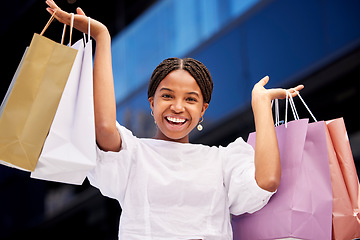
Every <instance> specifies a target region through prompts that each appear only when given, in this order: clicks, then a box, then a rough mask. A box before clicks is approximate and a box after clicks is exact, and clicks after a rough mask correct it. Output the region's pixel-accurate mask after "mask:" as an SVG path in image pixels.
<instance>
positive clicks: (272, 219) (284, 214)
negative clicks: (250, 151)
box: [232, 119, 332, 240]
mask: <svg viewBox="0 0 360 240" xmlns="http://www.w3.org/2000/svg"><path fill="white" fill-rule="evenodd" d="M275 129H276V134H277V139H278V143H279V150H280V158H281V168H282V169H281V181H280V186H279V188H278V190H277V193H276V194H275V195H274V196H273V197H272V198H271V199H270V201H269V203H268V204H267V205H266V206H265V207H264V208H262V209H261V210H259V211H257V212H255V213H253V214H244V215H240V216H233V218H232V227H233V232H234V239H235V240H239V239H245V240H253V239H279V238H300V239H331V224H332V189H331V179H330V171H329V158H328V152H327V145H326V135H325V123H324V122H315V123H310V124H309V123H308V119H300V120H296V121H292V122H289V123H287V127H285V125H281V126H278V127H276V128H275ZM255 137H256V134H255V133H251V134H250V135H249V139H248V143H249V144H250V145H252V146H253V147H254V146H255Z"/></svg>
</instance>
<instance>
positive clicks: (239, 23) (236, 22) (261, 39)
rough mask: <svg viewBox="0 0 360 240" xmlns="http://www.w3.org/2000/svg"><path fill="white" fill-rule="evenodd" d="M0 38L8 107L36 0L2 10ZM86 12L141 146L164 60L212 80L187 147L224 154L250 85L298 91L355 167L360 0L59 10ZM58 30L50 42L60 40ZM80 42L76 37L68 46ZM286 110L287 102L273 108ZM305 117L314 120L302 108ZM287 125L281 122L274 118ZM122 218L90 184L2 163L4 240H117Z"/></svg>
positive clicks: (181, 1) (359, 145)
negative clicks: (335, 131) (34, 175)
mask: <svg viewBox="0 0 360 240" xmlns="http://www.w3.org/2000/svg"><path fill="white" fill-rule="evenodd" d="M0 4H1V5H0V6H1V12H2V14H1V15H0V18H1V21H0V34H1V38H0V41H1V46H2V49H3V51H2V56H3V63H2V64H1V73H2V78H1V81H0V97H1V99H2V98H3V97H4V95H5V93H6V90H7V88H8V85H9V84H10V81H11V79H12V76H13V74H14V73H15V71H16V68H17V65H18V64H19V62H20V59H21V57H22V54H23V53H24V50H25V48H26V47H27V46H28V45H29V43H30V41H31V38H32V35H33V33H39V32H40V31H41V30H42V28H43V26H44V25H45V24H46V22H47V20H48V18H49V15H48V13H47V12H46V11H45V8H46V5H45V3H44V1H43V0H41V1H38V0H12V1H2V2H1V3H0ZM57 4H58V5H59V6H60V7H61V8H63V9H64V10H66V11H69V12H75V10H76V7H79V6H81V7H82V8H83V10H84V11H85V13H86V14H87V15H88V16H90V17H92V18H94V19H97V20H99V21H101V22H103V23H104V24H105V25H106V26H107V27H108V29H109V31H110V33H111V35H112V56H113V69H114V80H115V92H116V101H117V119H118V121H119V122H120V123H121V124H122V125H124V126H126V127H127V128H129V129H131V130H132V131H133V133H134V135H136V136H138V137H152V136H153V134H154V131H155V125H154V121H153V119H152V117H151V115H150V110H151V109H150V107H149V104H148V101H147V94H146V91H147V83H148V80H149V78H150V75H151V73H152V71H153V69H154V68H155V67H156V66H157V65H158V64H159V63H160V62H161V61H162V60H163V59H165V58H168V57H180V58H182V57H193V58H195V59H198V60H200V61H202V62H203V63H204V64H205V65H206V66H207V67H208V68H209V70H210V72H211V74H212V77H213V80H214V93H213V98H212V102H211V104H210V107H209V109H208V110H207V112H206V114H205V116H204V122H203V126H204V130H203V131H202V132H197V131H196V130H194V133H193V134H192V135H191V142H194V143H203V144H208V145H216V146H219V145H223V146H226V145H227V144H228V143H229V142H232V141H233V140H235V139H236V138H237V137H239V136H241V137H243V138H244V139H245V140H246V139H247V136H248V134H249V133H250V132H252V131H254V123H253V118H252V112H251V108H250V97H251V96H250V94H251V89H252V86H253V85H254V84H255V83H256V82H257V81H258V80H259V79H261V78H262V77H264V76H265V75H269V76H270V82H269V84H268V86H267V87H282V88H288V87H292V86H295V85H297V84H304V85H305V89H304V90H303V91H302V97H303V98H304V99H305V101H306V102H307V104H308V106H309V107H310V109H311V110H312V112H313V113H314V115H315V116H316V117H317V119H318V120H330V119H334V118H339V117H343V118H344V120H345V124H346V126H347V130H348V135H349V140H350V144H351V147H352V151H353V155H354V160H355V164H356V166H357V170H358V173H359V168H360V126H359V125H360V124H359V123H358V122H359V121H358V120H356V119H357V116H356V111H357V110H359V106H358V105H359V103H360V101H359V99H358V96H359V92H360V81H359V80H360V79H359V75H360V16H359V12H360V1H359V0H303V1H291V0H290V1H289V0H108V1H89V0H87V1H86V0H67V1H65V0H58V1H57ZM61 32H62V24H60V23H58V22H54V23H52V24H51V26H50V28H49V29H48V30H47V32H46V33H45V36H47V37H49V38H51V39H53V40H55V41H57V42H60V38H61ZM81 37H82V35H81V34H80V33H76V34H75V36H74V38H75V39H76V40H77V39H78V38H79V39H80V38H81ZM280 104H281V109H283V105H284V101H281V102H280ZM295 104H296V106H297V108H298V111H299V114H300V117H301V118H309V117H310V115H309V114H308V113H307V112H306V110H305V108H304V107H303V106H302V104H301V102H300V101H299V100H298V99H297V98H296V99H295ZM280 117H281V118H282V119H283V118H284V116H280ZM120 214H121V208H120V206H119V204H118V203H117V201H115V200H112V199H109V198H106V197H103V196H102V195H101V194H100V192H99V191H98V190H97V189H95V188H93V187H91V186H90V185H89V183H88V181H87V180H86V181H85V182H84V184H83V185H82V186H73V185H68V184H61V183H53V182H47V181H40V180H35V179H31V178H30V173H28V172H22V171H19V170H15V169H11V168H8V167H5V166H2V165H0V239H1V240H2V239H4V240H10V239H11V240H12V239H24V238H29V237H30V238H33V239H55V240H56V239H65V238H66V239H85V238H86V239H105V240H107V239H109V240H112V239H117V233H118V224H119V217H120Z"/></svg>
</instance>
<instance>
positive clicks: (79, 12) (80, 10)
mask: <svg viewBox="0 0 360 240" xmlns="http://www.w3.org/2000/svg"><path fill="white" fill-rule="evenodd" d="M76 13H77V14H79V15H83V16H86V14H85V12H84V11H83V10H82V9H81V8H79V7H78V8H77V9H76Z"/></svg>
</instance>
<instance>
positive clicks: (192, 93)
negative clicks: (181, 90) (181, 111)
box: [186, 92, 200, 97]
mask: <svg viewBox="0 0 360 240" xmlns="http://www.w3.org/2000/svg"><path fill="white" fill-rule="evenodd" d="M186 94H189V95H196V96H197V97H200V95H199V93H197V92H188V93H186Z"/></svg>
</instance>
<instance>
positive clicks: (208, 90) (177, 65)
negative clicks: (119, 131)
mask: <svg viewBox="0 0 360 240" xmlns="http://www.w3.org/2000/svg"><path fill="white" fill-rule="evenodd" d="M178 69H182V70H185V71H187V72H189V73H190V75H191V76H192V77H193V78H194V79H195V81H196V82H197V84H198V85H199V87H200V89H201V93H202V95H203V98H204V102H205V103H210V100H211V94H212V90H213V81H212V78H211V75H210V72H209V70H208V69H207V68H206V67H205V65H204V64H203V63H201V62H200V61H198V60H195V59H193V58H184V59H181V58H167V59H165V60H164V61H162V62H161V63H160V64H159V65H158V66H157V67H156V68H155V70H154V71H153V73H152V75H151V78H150V82H149V87H148V98H150V97H153V96H154V94H155V91H156V89H157V87H158V86H159V84H160V82H161V81H162V80H163V79H164V78H165V77H166V76H167V75H168V74H169V73H170V72H172V71H174V70H178Z"/></svg>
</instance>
